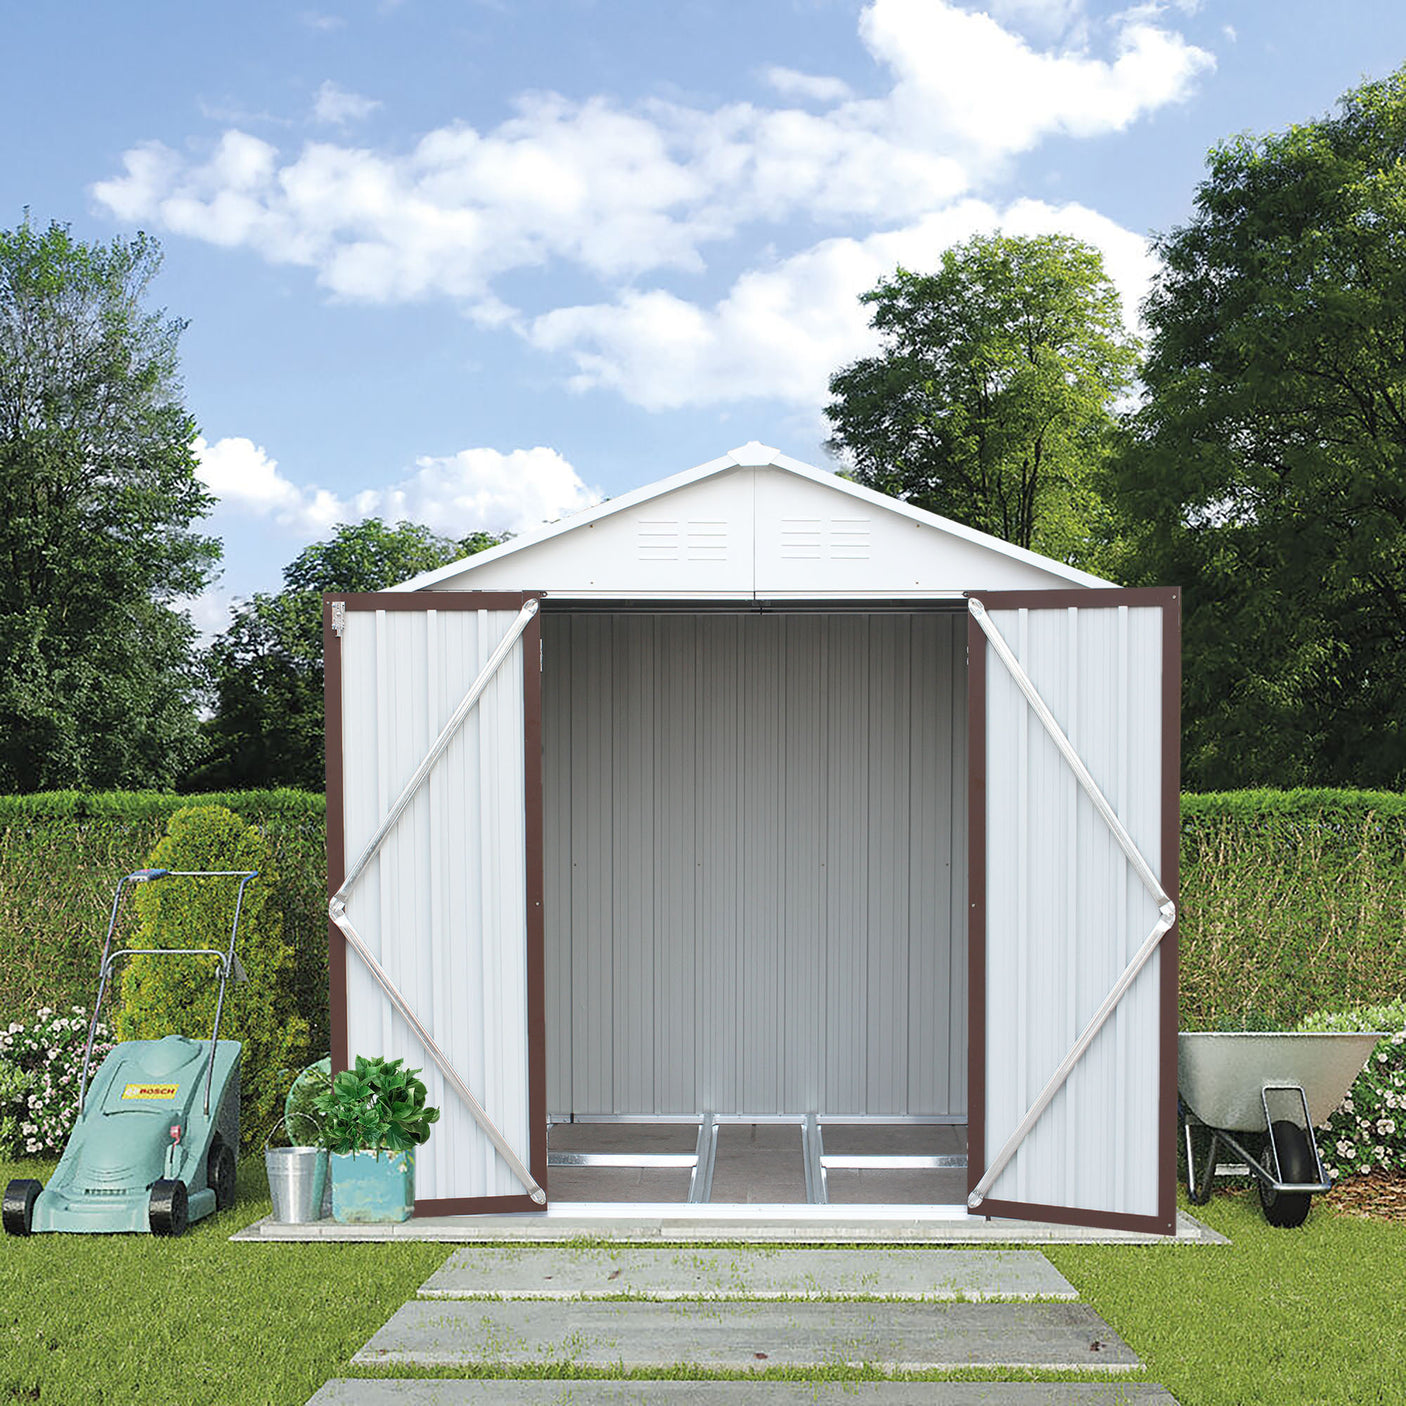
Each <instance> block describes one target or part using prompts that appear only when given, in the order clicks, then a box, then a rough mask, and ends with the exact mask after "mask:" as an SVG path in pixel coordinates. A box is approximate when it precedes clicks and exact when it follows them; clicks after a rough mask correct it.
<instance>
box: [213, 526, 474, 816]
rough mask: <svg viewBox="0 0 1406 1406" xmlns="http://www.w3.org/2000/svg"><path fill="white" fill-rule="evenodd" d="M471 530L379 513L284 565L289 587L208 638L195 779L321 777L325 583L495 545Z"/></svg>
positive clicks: (365, 582)
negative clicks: (204, 750)
mask: <svg viewBox="0 0 1406 1406" xmlns="http://www.w3.org/2000/svg"><path fill="white" fill-rule="evenodd" d="M500 541H502V538H500V537H495V536H493V535H492V534H491V533H488V532H472V533H470V534H469V535H468V536H467V537H463V538H460V539H459V540H457V541H456V540H454V539H453V538H450V537H441V536H438V535H437V534H436V533H434V532H431V531H430V530H429V528H427V527H422V526H419V525H418V524H416V523H410V522H400V523H397V524H396V525H395V526H394V527H388V526H387V525H386V524H385V523H384V522H382V521H381V520H380V519H379V518H369V519H367V520H366V521H365V522H359V523H356V524H355V525H353V526H347V525H345V524H343V525H341V526H338V527H337V528H336V529H335V530H334V532H333V534H332V537H331V538H330V539H329V540H328V541H326V542H315V543H313V545H312V546H310V547H306V548H304V550H303V551H301V552H300V553H299V554H298V555H297V556H296V557H295V558H294V559H293V560H292V561H291V562H290V563H289V564H288V565H287V566H286V567H285V568H284V570H283V589H282V590H281V591H279V592H277V593H276V594H268V593H264V592H258V593H256V594H255V595H254V596H253V598H252V599H250V600H248V601H245V602H243V603H242V604H240V605H239V606H238V608H237V609H236V610H235V612H234V616H233V619H232V620H231V622H230V625H229V628H228V629H226V630H225V632H224V633H223V634H222V635H220V636H219V637H218V638H217V639H216V640H215V642H214V644H213V645H212V646H211V647H210V650H209V652H208V655H207V659H206V668H207V673H208V676H209V681H210V688H211V692H212V693H213V697H214V704H215V711H214V716H213V717H212V718H211V719H210V720H209V721H208V722H207V723H206V724H205V734H206V739H207V741H208V744H209V747H210V754H209V757H208V759H207V761H206V763H205V764H204V765H203V766H202V767H201V768H200V769H199V770H198V771H197V772H196V773H195V774H194V775H193V776H192V777H191V778H190V779H189V782H188V783H187V784H188V785H189V786H190V787H191V788H192V789H200V790H205V789H209V788H222V787H265V786H298V787H302V788H304V789H306V790H310V791H320V790H321V789H322V786H323V777H324V772H323V744H324V736H325V734H324V729H323V701H322V679H323V671H322V593H323V592H324V591H381V590H385V589H386V588H387V587H388V586H394V585H396V584H397V583H398V582H401V581H405V580H408V579H409V578H410V577H412V576H416V575H418V574H419V573H420V572H422V571H431V570H433V569H434V568H435V567H437V566H447V565H448V564H449V563H450V562H453V561H458V560H460V559H461V558H463V557H466V556H471V555H472V554H473V553H475V552H481V551H483V550H485V549H486V548H488V547H493V546H496V545H497V544H498V543H499V542H500Z"/></svg>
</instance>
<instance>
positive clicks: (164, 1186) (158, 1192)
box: [147, 1177, 189, 1235]
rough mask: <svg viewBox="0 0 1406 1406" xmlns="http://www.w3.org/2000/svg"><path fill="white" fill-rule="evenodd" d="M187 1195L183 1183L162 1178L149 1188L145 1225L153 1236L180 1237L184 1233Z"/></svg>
mask: <svg viewBox="0 0 1406 1406" xmlns="http://www.w3.org/2000/svg"><path fill="white" fill-rule="evenodd" d="M188 1199H189V1194H188V1193H187V1191H186V1184H185V1182H183V1181H179V1180H175V1179H171V1178H167V1177H162V1179H161V1180H160V1181H158V1182H156V1183H154V1184H153V1186H152V1188H151V1200H150V1201H149V1202H148V1203H147V1224H148V1225H150V1226H151V1233H152V1234H153V1235H181V1234H183V1233H184V1232H185V1228H186V1219H187V1210H188Z"/></svg>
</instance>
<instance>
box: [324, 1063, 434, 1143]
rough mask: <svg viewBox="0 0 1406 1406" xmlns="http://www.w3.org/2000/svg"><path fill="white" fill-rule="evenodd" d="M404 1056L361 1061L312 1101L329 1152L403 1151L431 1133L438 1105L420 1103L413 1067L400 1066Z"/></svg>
mask: <svg viewBox="0 0 1406 1406" xmlns="http://www.w3.org/2000/svg"><path fill="white" fill-rule="evenodd" d="M404 1063H405V1061H404V1060H403V1059H392V1060H385V1059H380V1058H376V1059H366V1058H364V1057H363V1056H361V1055H357V1057H356V1064H355V1066H354V1067H353V1068H351V1069H344V1070H342V1071H341V1073H340V1074H336V1075H334V1076H333V1079H332V1087H331V1088H330V1089H329V1090H328V1091H327V1092H326V1093H324V1094H322V1095H320V1096H319V1097H318V1098H316V1099H315V1100H314V1104H315V1106H316V1107H317V1109H318V1110H319V1111H320V1112H321V1113H322V1114H323V1115H324V1116H325V1118H326V1122H325V1123H324V1124H323V1128H322V1145H323V1146H324V1147H326V1148H327V1149H328V1151H330V1152H383V1151H384V1152H404V1151H407V1150H408V1149H409V1148H412V1147H418V1146H419V1145H420V1144H421V1143H423V1142H424V1141H425V1140H426V1139H427V1138H428V1137H429V1135H430V1125H431V1124H433V1123H434V1122H436V1121H437V1120H438V1118H439V1109H437V1108H432V1107H429V1106H427V1105H426V1103H425V1094H426V1090H425V1086H424V1084H422V1083H421V1082H420V1080H419V1079H418V1078H417V1077H416V1075H418V1074H419V1072H420V1071H419V1070H418V1069H402V1068H401V1066H402V1065H403V1064H404Z"/></svg>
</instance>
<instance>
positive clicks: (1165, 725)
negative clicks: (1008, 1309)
mask: <svg viewBox="0 0 1406 1406" xmlns="http://www.w3.org/2000/svg"><path fill="white" fill-rule="evenodd" d="M970 595H972V596H975V597H976V598H977V599H978V600H980V601H981V602H982V604H983V605H984V606H985V607H986V608H987V610H988V611H991V610H1018V609H1030V610H1041V609H1049V610H1063V609H1067V608H1068V607H1070V606H1080V607H1085V608H1099V607H1104V608H1108V607H1115V606H1122V605H1128V606H1157V607H1160V608H1161V611H1162V815H1161V820H1162V826H1161V828H1162V854H1161V861H1162V863H1161V875H1160V877H1161V880H1162V887H1163V888H1164V889H1165V890H1166V891H1167V894H1168V895H1169V896H1170V898H1171V899H1172V901H1173V902H1174V903H1176V904H1177V905H1178V909H1179V908H1180V897H1181V891H1180V883H1179V868H1180V858H1181V593H1180V591H1178V590H1177V589H1176V588H1174V587H1160V586H1159V587H1136V588H1128V587H1113V588H1109V589H1102V588H1093V589H1082V590H1079V589H1076V590H1053V591H990V592H987V591H973V592H971V593H970ZM986 651H987V640H986V636H985V635H984V634H983V633H982V630H981V627H980V625H978V624H977V623H976V621H975V620H974V619H972V618H971V617H970V616H969V617H968V620H967V783H968V789H967V1190H968V1191H969V1192H970V1191H971V1190H972V1189H973V1188H974V1187H975V1186H976V1184H977V1182H978V1181H979V1180H980V1178H981V1175H982V1173H983V1172H984V1171H985V1169H986ZM1179 922H1180V919H1179V918H1178V923H1174V924H1173V925H1172V927H1171V929H1170V931H1168V932H1167V933H1166V935H1165V936H1164V937H1163V938H1162V942H1161V946H1160V949H1159V950H1160V957H1161V961H1160V967H1159V972H1160V979H1161V1001H1160V1005H1159V1025H1160V1030H1159V1039H1158V1050H1159V1055H1160V1069H1159V1071H1158V1146H1157V1169H1158V1181H1157V1211H1156V1214H1155V1215H1133V1214H1130V1213H1128V1212H1120V1211H1095V1210H1088V1209H1084V1208H1080V1207H1069V1206H1045V1205H1039V1204H1036V1203H1033V1202H1024V1201H1006V1200H999V1199H997V1198H994V1197H988V1198H987V1199H986V1200H984V1201H982V1202H981V1204H980V1206H979V1207H978V1208H976V1209H974V1210H969V1213H970V1214H971V1215H979V1216H1010V1217H1012V1218H1015V1219H1019V1220H1045V1221H1054V1222H1056V1223H1059V1224H1062V1225H1086V1226H1091V1227H1093V1228H1095V1229H1099V1230H1137V1231H1151V1232H1153V1233H1160V1234H1165V1235H1171V1234H1173V1233H1175V1231H1176V1215H1177V984H1178V975H1177V960H1178V958H1177V941H1178V930H1179Z"/></svg>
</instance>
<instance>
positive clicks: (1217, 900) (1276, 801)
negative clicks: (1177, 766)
mask: <svg viewBox="0 0 1406 1406" xmlns="http://www.w3.org/2000/svg"><path fill="white" fill-rule="evenodd" d="M1181 855H1182V875H1181V891H1182V903H1181V909H1182V921H1181V1024H1182V1028H1183V1029H1186V1030H1215V1029H1233V1030H1239V1029H1250V1030H1254V1029H1275V1030H1277V1029H1292V1028H1294V1027H1295V1026H1296V1025H1297V1024H1298V1023H1299V1022H1300V1021H1301V1020H1303V1018H1304V1017H1305V1016H1307V1015H1308V1014H1309V1013H1310V1012H1312V1011H1343V1010H1350V1009H1352V1008H1354V1007H1358V1006H1373V1005H1385V1004H1388V1003H1390V1002H1392V1001H1396V1000H1400V999H1401V997H1402V996H1403V995H1406V796H1403V795H1399V794H1397V793H1395V792H1385V791H1329V790H1298V791H1230V792H1224V793H1221V794H1214V795H1189V796H1184V797H1183V798H1182V829H1181Z"/></svg>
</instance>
